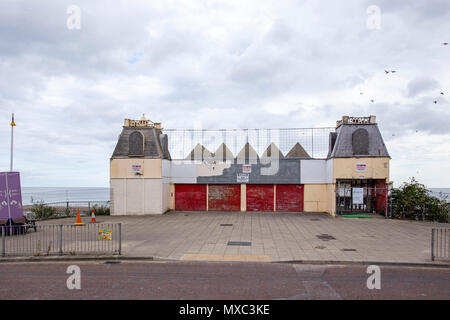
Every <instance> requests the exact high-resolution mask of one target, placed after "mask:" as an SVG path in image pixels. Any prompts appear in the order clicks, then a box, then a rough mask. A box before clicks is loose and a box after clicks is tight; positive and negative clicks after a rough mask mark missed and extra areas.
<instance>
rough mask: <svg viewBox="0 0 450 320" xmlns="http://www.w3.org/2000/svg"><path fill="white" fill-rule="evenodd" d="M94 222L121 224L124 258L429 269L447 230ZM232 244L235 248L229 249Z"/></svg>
mask: <svg viewBox="0 0 450 320" xmlns="http://www.w3.org/2000/svg"><path fill="white" fill-rule="evenodd" d="M83 219H85V220H86V222H88V221H89V220H88V219H87V218H83ZM72 220H73V219H63V220H51V222H50V221H47V222H46V223H61V222H62V223H71V221H72ZM97 221H99V222H121V223H122V251H123V255H124V256H129V257H160V258H169V259H176V260H209V261H214V260H222V261H296V260H302V261H304V260H308V261H311V260H312V261H358V262H360V261H363V262H365V261H369V262H372V261H373V262H411V263H429V262H430V261H431V259H430V255H431V251H430V250H431V249H430V243H431V228H432V227H433V226H447V227H448V224H436V223H430V222H418V221H400V220H390V219H384V218H383V217H381V216H380V217H375V218H371V219H357V218H342V217H340V218H333V217H331V216H328V215H326V214H322V213H314V214H312V213H250V212H170V213H167V214H165V215H161V216H157V215H155V216H127V217H113V216H112V217H105V216H103V217H97ZM230 241H231V242H234V244H237V245H229V242H230ZM239 242H240V243H239ZM239 244H240V245H239Z"/></svg>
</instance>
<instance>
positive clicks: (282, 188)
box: [277, 184, 304, 212]
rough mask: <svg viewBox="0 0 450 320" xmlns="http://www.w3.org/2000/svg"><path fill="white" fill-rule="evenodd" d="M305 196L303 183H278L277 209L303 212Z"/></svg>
mask: <svg viewBox="0 0 450 320" xmlns="http://www.w3.org/2000/svg"><path fill="white" fill-rule="evenodd" d="M303 197H304V187H303V185H300V184H296V185H295V184H284V185H283V184H282V185H278V184H277V211H286V212H303Z"/></svg>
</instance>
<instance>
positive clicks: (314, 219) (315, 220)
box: [310, 218, 320, 221]
mask: <svg viewBox="0 0 450 320" xmlns="http://www.w3.org/2000/svg"><path fill="white" fill-rule="evenodd" d="M310 220H311V221H320V219H315V218H314V219H310Z"/></svg>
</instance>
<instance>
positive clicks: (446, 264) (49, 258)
mask: <svg viewBox="0 0 450 320" xmlns="http://www.w3.org/2000/svg"><path fill="white" fill-rule="evenodd" d="M92 261H104V262H107V261H114V262H120V261H124V262H125V261H142V262H145V261H167V262H195V263H202V262H206V263H223V262H227V263H267V264H277V263H279V264H303V265H356V266H358V265H359V266H368V265H378V266H392V267H395V266H397V267H398V266H403V267H416V268H450V262H443V261H439V262H433V263H432V262H429V263H427V262H423V263H415V262H388V261H342V260H336V261H334V260H286V261H270V262H267V261H231V260H227V261H218V260H180V259H170V258H164V257H157V256H149V257H128V256H117V255H113V256H63V257H61V256H47V257H8V258H0V265H1V263H25V262H35V263H39V262H47V263H48V262H92Z"/></svg>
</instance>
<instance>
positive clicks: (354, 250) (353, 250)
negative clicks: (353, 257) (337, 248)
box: [341, 249, 356, 252]
mask: <svg viewBox="0 0 450 320" xmlns="http://www.w3.org/2000/svg"><path fill="white" fill-rule="evenodd" d="M341 251H352V252H356V249H342V250H341Z"/></svg>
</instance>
